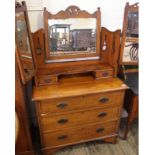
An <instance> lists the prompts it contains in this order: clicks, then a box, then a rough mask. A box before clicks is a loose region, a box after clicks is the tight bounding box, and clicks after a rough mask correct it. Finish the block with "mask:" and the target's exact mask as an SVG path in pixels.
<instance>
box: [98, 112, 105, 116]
mask: <svg viewBox="0 0 155 155" xmlns="http://www.w3.org/2000/svg"><path fill="white" fill-rule="evenodd" d="M106 115H107V113H105V112H101V113H99V114H98V117H105V116H106Z"/></svg>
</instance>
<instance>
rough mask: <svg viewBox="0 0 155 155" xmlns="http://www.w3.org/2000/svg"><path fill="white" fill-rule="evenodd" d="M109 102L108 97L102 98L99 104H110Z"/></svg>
mask: <svg viewBox="0 0 155 155" xmlns="http://www.w3.org/2000/svg"><path fill="white" fill-rule="evenodd" d="M108 101H109V98H106V97H104V98H101V99H100V100H99V102H101V103H106V102H108Z"/></svg>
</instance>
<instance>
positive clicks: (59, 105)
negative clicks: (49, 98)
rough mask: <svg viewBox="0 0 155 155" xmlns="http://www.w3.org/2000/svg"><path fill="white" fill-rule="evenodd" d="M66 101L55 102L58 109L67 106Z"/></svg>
mask: <svg viewBox="0 0 155 155" xmlns="http://www.w3.org/2000/svg"><path fill="white" fill-rule="evenodd" d="M67 105H68V104H67V103H59V104H57V107H58V108H60V109H64V108H65V107H67Z"/></svg>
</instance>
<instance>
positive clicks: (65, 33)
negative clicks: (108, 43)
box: [44, 6, 100, 62]
mask: <svg viewBox="0 0 155 155" xmlns="http://www.w3.org/2000/svg"><path fill="white" fill-rule="evenodd" d="M44 28H45V44H46V45H45V46H46V62H64V61H75V60H86V59H99V49H100V47H99V46H100V39H99V38H100V10H99V9H98V10H97V11H96V12H95V13H93V14H90V13H88V12H87V11H84V10H80V9H79V8H78V7H77V6H70V7H68V8H67V9H66V10H65V11H60V12H58V13H57V14H51V13H49V12H48V11H47V10H46V8H45V9H44Z"/></svg>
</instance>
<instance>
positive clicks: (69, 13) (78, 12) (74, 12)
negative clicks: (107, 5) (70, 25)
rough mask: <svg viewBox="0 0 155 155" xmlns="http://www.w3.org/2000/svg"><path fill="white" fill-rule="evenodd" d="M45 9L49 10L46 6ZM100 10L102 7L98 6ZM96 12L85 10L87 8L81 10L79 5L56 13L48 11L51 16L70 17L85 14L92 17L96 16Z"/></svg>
mask: <svg viewBox="0 0 155 155" xmlns="http://www.w3.org/2000/svg"><path fill="white" fill-rule="evenodd" d="M44 11H47V10H46V8H44ZM98 11H100V8H98ZM96 13H97V11H96V12H94V13H93V14H91V13H89V12H87V11H85V10H81V9H80V8H79V7H77V6H74V5H72V6H69V7H68V8H67V9H66V10H64V11H60V12H58V13H56V14H51V13H50V12H48V14H49V17H51V18H60V17H62V18H69V17H79V16H85V17H88V18H90V17H92V18H96Z"/></svg>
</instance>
